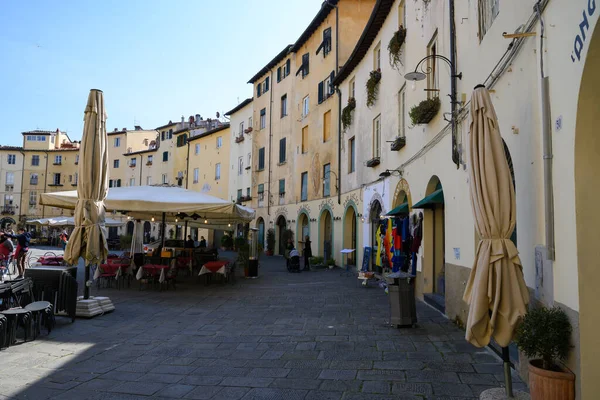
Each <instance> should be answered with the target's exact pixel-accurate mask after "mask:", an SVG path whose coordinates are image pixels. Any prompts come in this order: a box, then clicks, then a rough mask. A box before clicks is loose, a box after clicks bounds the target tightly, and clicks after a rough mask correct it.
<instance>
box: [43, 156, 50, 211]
mask: <svg viewBox="0 0 600 400" xmlns="http://www.w3.org/2000/svg"><path fill="white" fill-rule="evenodd" d="M45 153H46V170H45V172H44V191H46V190H48V157H50V156H49V155H48V152H47V151H46V152H45ZM45 215H46V206H42V218H44V216H45Z"/></svg>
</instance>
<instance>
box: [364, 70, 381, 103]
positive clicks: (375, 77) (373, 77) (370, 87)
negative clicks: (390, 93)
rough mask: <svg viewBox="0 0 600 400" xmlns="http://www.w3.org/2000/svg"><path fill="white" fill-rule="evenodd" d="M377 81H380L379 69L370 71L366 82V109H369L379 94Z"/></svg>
mask: <svg viewBox="0 0 600 400" xmlns="http://www.w3.org/2000/svg"><path fill="white" fill-rule="evenodd" d="M379 81H381V69H379V68H377V70H376V71H371V73H370V74H369V80H368V81H367V85H366V86H367V107H371V106H372V105H373V104H375V101H376V100H377V95H378V94H379Z"/></svg>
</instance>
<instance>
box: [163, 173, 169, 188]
mask: <svg viewBox="0 0 600 400" xmlns="http://www.w3.org/2000/svg"><path fill="white" fill-rule="evenodd" d="M167 182H168V179H167V174H162V183H163V185H166V184H167Z"/></svg>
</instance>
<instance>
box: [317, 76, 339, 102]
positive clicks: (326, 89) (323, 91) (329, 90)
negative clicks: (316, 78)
mask: <svg viewBox="0 0 600 400" xmlns="http://www.w3.org/2000/svg"><path fill="white" fill-rule="evenodd" d="M334 77H335V72H334V71H331V73H330V74H329V76H328V77H327V78H325V80H324V81H323V82H320V83H319V91H318V93H319V98H318V100H319V104H321V103H322V102H324V101H325V100H327V99H328V98H330V97H331V96H332V95H333V92H334V89H333V83H332V82H333V79H334Z"/></svg>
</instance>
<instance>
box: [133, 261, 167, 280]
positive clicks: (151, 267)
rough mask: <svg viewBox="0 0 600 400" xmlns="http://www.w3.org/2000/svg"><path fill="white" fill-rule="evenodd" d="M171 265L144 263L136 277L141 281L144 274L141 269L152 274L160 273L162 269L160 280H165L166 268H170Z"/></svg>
mask: <svg viewBox="0 0 600 400" xmlns="http://www.w3.org/2000/svg"><path fill="white" fill-rule="evenodd" d="M169 268H170V267H169V266H168V265H160V264H146V265H142V268H140V269H139V270H138V273H137V275H136V279H137V280H138V281H139V280H140V279H142V277H143V274H142V272H141V271H148V272H149V273H150V274H152V275H155V274H156V273H158V272H159V271H160V277H159V278H158V281H159V282H161V283H162V282H164V281H165V270H167V269H169Z"/></svg>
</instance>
